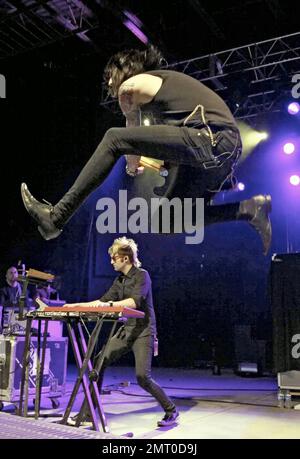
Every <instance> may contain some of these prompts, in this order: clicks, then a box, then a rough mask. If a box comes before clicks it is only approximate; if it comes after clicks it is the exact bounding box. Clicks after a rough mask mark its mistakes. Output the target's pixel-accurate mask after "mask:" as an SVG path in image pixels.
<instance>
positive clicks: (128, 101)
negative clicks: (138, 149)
mask: <svg viewBox="0 0 300 459" xmlns="http://www.w3.org/2000/svg"><path fill="white" fill-rule="evenodd" d="M119 105H120V107H121V110H122V112H123V114H124V115H125V117H126V127H134V126H140V124H141V123H140V109H139V106H138V103H137V95H136V93H135V84H134V82H133V81H130V82H128V81H127V82H126V81H125V82H124V83H123V84H122V85H121V86H120V89H119ZM140 159H141V156H139V155H126V161H127V173H129V175H135V174H136V171H137V170H138V168H139V164H140Z"/></svg>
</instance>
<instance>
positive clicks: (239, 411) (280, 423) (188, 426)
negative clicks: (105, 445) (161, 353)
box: [0, 366, 300, 440]
mask: <svg viewBox="0 0 300 459" xmlns="http://www.w3.org/2000/svg"><path fill="white" fill-rule="evenodd" d="M75 377H76V368H75V367H72V366H69V368H68V379H67V390H66V394H65V395H64V396H63V397H61V398H60V399H59V400H60V406H59V408H57V409H52V405H51V401H50V400H49V399H48V398H47V397H46V396H43V398H42V414H43V415H48V416H49V417H42V418H40V420H39V421H34V420H33V419H30V422H31V423H32V422H33V423H38V424H36V427H37V428H38V426H40V425H42V424H43V423H45V422H47V423H48V422H50V423H53V422H54V421H57V420H58V416H60V415H62V414H63V412H64V410H65V408H66V405H67V402H68V399H69V396H70V393H71V390H72V387H73V384H74V381H75ZM153 377H154V379H155V380H157V382H159V384H160V385H162V386H163V387H164V388H165V390H166V392H167V393H168V395H170V396H171V398H173V399H174V401H175V403H176V405H177V406H178V409H179V411H180V418H179V422H178V424H177V425H175V426H172V427H168V428H158V427H157V426H156V423H157V421H158V420H159V419H160V418H161V417H162V415H163V412H162V410H161V408H160V406H159V405H158V404H157V402H156V400H154V399H153V398H152V397H151V396H149V395H148V394H147V393H146V392H144V391H143V390H142V389H140V388H139V386H138V385H137V384H136V381H135V376H134V369H133V368H128V367H117V366H116V367H111V368H109V369H108V370H107V372H106V376H105V380H104V387H105V388H106V389H110V390H111V393H110V394H107V395H103V396H102V397H103V408H104V411H105V414H106V417H107V421H108V424H109V427H110V434H109V435H106V434H102V435H103V437H102V438H109V437H110V438H112V437H113V438H124V436H126V434H127V433H130V432H131V433H132V434H133V438H135V439H161V440H163V439H204V438H207V439H225V438H228V439H242V438H243V439H261V438H265V439H279V438H280V439H281V438H285V439H286V438H295V439H296V438H297V439H298V438H300V429H299V422H300V411H299V410H295V409H285V408H278V407H277V381H276V378H274V377H260V378H254V377H252V378H245V377H239V376H236V375H234V374H233V372H232V371H230V370H223V371H222V375H221V376H213V375H212V374H211V372H210V371H206V370H187V369H180V368H153ZM82 395H83V394H82V389H81V391H80V394H79V395H78V397H77V399H76V402H75V405H74V410H73V413H74V414H75V413H76V412H77V411H76V410H78V408H79V407H80V405H81V401H82ZM298 403H299V400H298V401H296V400H294V399H293V401H292V404H293V405H296V404H298ZM30 404H31V405H30V407H29V408H30V409H32V410H33V404H32V399H30ZM13 410H14V406H13V405H11V404H8V403H5V406H4V409H3V411H2V413H3V416H0V424H1V429H0V438H7V437H6V436H5V422H6V423H7V422H8V420H9V423H11V421H12V419H13V418H14V419H15V420H16V421H17V419H16V417H15V415H14V414H13ZM5 413H9V414H10V416H9V417H7V416H5ZM18 419H21V418H19V417H18ZM49 427H50V426H49ZM57 427H63V428H64V429H62V430H63V431H62V435H63V437H61V438H74V435H75V436H77V435H78V438H79V436H80V435H82V434H83V432H82V433H80V432H81V431H83V430H87V429H88V428H87V427H85V428H83V427H81V428H80V429H76V428H74V427H66V426H59V425H58V426H57ZM75 432H77V433H75ZM90 433H92V432H90ZM93 433H94V434H96V433H95V432H93ZM27 434H28V435H29V436H27V437H24V438H36V437H35V436H34V437H33V434H31V435H32V437H30V429H29V431H28V432H27ZM24 435H25V434H24ZM50 435H51V433H50ZM53 435H54V434H53ZM55 435H57V431H55ZM68 435H69V436H68ZM97 435H99V434H97ZM100 437H101V434H100V435H99V436H98V438H100ZM10 438H12V437H10ZM15 438H18V435H17V433H16V437H15ZM19 438H20V437H19ZM47 438H49V437H47ZM53 438H57V437H55V436H53ZM85 438H88V436H86V437H85Z"/></svg>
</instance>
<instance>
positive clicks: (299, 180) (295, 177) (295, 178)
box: [290, 175, 300, 186]
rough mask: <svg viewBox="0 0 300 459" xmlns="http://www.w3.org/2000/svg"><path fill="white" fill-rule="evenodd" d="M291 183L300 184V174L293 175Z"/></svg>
mask: <svg viewBox="0 0 300 459" xmlns="http://www.w3.org/2000/svg"><path fill="white" fill-rule="evenodd" d="M290 184H291V185H293V186H298V185H299V184H300V177H299V175H291V177H290Z"/></svg>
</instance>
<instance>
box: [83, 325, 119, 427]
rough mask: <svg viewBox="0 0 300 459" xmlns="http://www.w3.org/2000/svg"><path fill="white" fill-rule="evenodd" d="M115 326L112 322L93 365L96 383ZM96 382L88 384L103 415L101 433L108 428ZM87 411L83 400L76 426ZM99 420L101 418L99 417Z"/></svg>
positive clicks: (85, 402)
mask: <svg viewBox="0 0 300 459" xmlns="http://www.w3.org/2000/svg"><path fill="white" fill-rule="evenodd" d="M116 326H117V321H114V322H113V326H112V328H111V330H110V333H109V337H108V340H107V342H106V344H105V345H104V347H103V351H102V352H101V354H100V356H99V358H98V361H97V363H96V365H95V368H94V371H95V374H96V375H97V381H98V377H99V373H100V371H101V369H102V366H103V362H104V355H105V351H106V349H107V348H108V346H109V343H110V340H111V338H112V337H113V335H114V332H115V329H116ZM97 381H91V382H90V390H91V391H93V394H94V399H95V400H94V401H95V404H96V408H97V409H98V411H99V413H103V421H104V422H102V421H101V422H102V428H103V431H104V432H109V428H108V426H107V424H106V420H105V415H104V412H103V409H102V405H101V402H100V394H99V389H98V386H97ZM95 387H96V389H95ZM87 409H88V406H87V400H86V399H84V401H83V403H82V405H81V408H80V412H79V416H78V419H77V422H76V425H77V423H78V425H79V422H80V421H81V419H82V417H83V415H84V413H86V411H87ZM100 419H101V416H100Z"/></svg>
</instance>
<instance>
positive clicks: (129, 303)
mask: <svg viewBox="0 0 300 459" xmlns="http://www.w3.org/2000/svg"><path fill="white" fill-rule="evenodd" d="M150 286H151V280H150V276H149V274H148V273H147V271H140V272H139V273H138V275H137V278H136V282H135V285H134V287H133V288H132V290H131V296H130V298H125V299H124V300H121V301H113V302H112V306H124V307H127V308H131V309H140V307H141V302H142V300H143V299H145V298H146V296H147V294H148V292H149V288H150ZM108 293H109V292H108ZM103 299H104V300H106V301H107V300H109V296H108V295H105V296H103V297H101V300H103Z"/></svg>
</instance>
